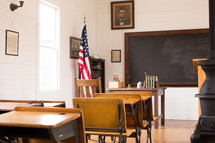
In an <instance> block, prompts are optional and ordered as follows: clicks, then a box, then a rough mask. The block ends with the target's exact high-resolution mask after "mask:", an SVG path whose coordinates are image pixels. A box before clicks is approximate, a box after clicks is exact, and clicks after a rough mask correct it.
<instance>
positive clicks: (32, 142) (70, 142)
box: [15, 107, 85, 143]
mask: <svg viewBox="0 0 215 143" xmlns="http://www.w3.org/2000/svg"><path fill="white" fill-rule="evenodd" d="M15 111H41V112H62V113H80V114H81V117H80V118H78V119H77V123H78V135H79V139H78V140H79V143H85V128H84V119H83V113H82V111H81V110H80V109H74V108H50V107H47V108H46V107H16V108H15ZM19 142H20V143H53V142H52V141H51V140H48V139H27V138H26V139H21V138H19ZM61 142H62V143H76V138H75V137H72V138H69V139H65V140H62V141H61Z"/></svg>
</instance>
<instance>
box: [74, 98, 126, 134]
mask: <svg viewBox="0 0 215 143" xmlns="http://www.w3.org/2000/svg"><path fill="white" fill-rule="evenodd" d="M73 105H74V107H76V108H77V107H79V108H80V109H81V110H82V111H83V114H84V122H85V127H86V131H101V132H102V131H108V132H113V133H116V132H119V131H117V130H116V129H119V109H118V106H119V105H120V106H121V107H122V108H121V109H122V128H123V132H127V126H126V114H125V104H124V101H123V99H122V98H74V99H73Z"/></svg>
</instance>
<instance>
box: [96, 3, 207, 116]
mask: <svg viewBox="0 0 215 143" xmlns="http://www.w3.org/2000/svg"><path fill="white" fill-rule="evenodd" d="M111 1H115V0H105V1H104V0H102V1H101V0H96V12H97V13H96V18H97V48H98V53H99V55H100V57H102V58H104V59H106V63H105V64H106V67H105V69H106V71H105V72H106V74H105V79H106V83H105V85H106V88H107V86H108V82H109V81H112V80H113V73H118V75H119V77H120V80H124V76H125V75H124V72H125V71H124V70H125V69H124V61H125V59H124V58H125V57H124V33H125V32H140V31H141V32H144V31H162V30H180V29H198V28H208V21H209V20H208V1H205V0H135V1H134V3H135V6H134V9H135V28H134V29H124V30H123V29H121V30H111ZM122 1H123V0H122ZM112 49H121V50H122V59H121V61H122V62H121V63H111V54H110V53H111V50H112ZM196 89H197V88H168V89H167V90H166V117H167V118H169V119H190V120H193V119H197V117H198V113H197V112H198V108H197V102H196V100H197V99H195V98H194V94H196V93H197V90H196ZM179 93H180V94H179ZM184 104H185V105H186V106H184ZM180 105H182V106H183V107H186V109H185V108H182V106H180ZM173 109H174V110H173Z"/></svg>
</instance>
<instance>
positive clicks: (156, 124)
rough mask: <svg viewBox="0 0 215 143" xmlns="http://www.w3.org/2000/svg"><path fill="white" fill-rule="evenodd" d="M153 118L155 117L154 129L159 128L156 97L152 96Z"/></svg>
mask: <svg viewBox="0 0 215 143" xmlns="http://www.w3.org/2000/svg"><path fill="white" fill-rule="evenodd" d="M154 116H155V117H156V119H155V121H154V125H155V129H158V127H159V115H158V95H157V94H156V95H154Z"/></svg>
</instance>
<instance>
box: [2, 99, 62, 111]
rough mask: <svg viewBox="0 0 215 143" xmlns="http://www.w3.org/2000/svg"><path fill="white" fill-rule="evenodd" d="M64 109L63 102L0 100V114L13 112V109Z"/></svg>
mask: <svg viewBox="0 0 215 143" xmlns="http://www.w3.org/2000/svg"><path fill="white" fill-rule="evenodd" d="M17 106H22V107H65V102H64V101H39V100H0V113H5V112H9V111H14V109H15V107H17Z"/></svg>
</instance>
